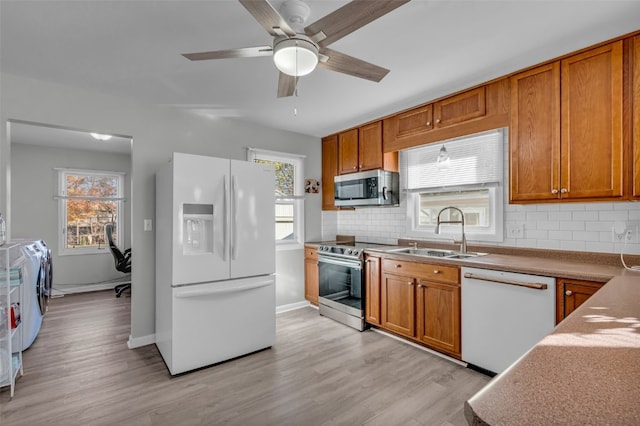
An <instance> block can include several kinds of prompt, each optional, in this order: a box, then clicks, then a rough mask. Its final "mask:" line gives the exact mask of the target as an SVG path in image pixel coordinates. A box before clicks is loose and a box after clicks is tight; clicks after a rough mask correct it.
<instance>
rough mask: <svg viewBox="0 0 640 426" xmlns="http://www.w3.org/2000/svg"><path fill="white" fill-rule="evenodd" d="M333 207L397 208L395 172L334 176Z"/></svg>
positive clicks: (376, 171)
mask: <svg viewBox="0 0 640 426" xmlns="http://www.w3.org/2000/svg"><path fill="white" fill-rule="evenodd" d="M333 181H334V190H335V196H334V201H335V205H336V206H338V207H356V206H397V205H398V204H399V200H400V190H399V188H400V179H399V175H398V173H397V172H390V171H388V170H369V171H366V172H359V173H349V174H346V175H340V176H336V177H335V178H334V179H333Z"/></svg>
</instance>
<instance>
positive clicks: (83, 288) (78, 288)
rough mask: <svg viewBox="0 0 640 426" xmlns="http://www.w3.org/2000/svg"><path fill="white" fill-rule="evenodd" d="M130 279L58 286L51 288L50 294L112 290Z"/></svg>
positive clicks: (127, 282) (62, 294)
mask: <svg viewBox="0 0 640 426" xmlns="http://www.w3.org/2000/svg"><path fill="white" fill-rule="evenodd" d="M129 283H130V281H123V282H113V283H105V284H84V285H65V286H58V287H56V288H53V289H52V291H51V296H52V297H56V296H64V295H65V294H73V293H87V292H90V291H102V290H112V289H113V288H115V286H117V285H120V284H129Z"/></svg>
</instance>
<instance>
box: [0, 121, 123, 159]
mask: <svg viewBox="0 0 640 426" xmlns="http://www.w3.org/2000/svg"><path fill="white" fill-rule="evenodd" d="M9 135H10V136H9V137H10V138H11V143H12V144H14V143H18V144H25V145H36V146H49V147H56V148H70V149H84V150H89V151H102V152H111V153H116V154H127V155H130V154H131V138H129V137H124V136H117V135H110V136H111V139H109V140H108V141H99V140H97V139H95V138H93V137H92V136H91V134H90V133H89V131H86V130H73V129H68V128H63V127H53V126H43V125H38V124H33V123H26V122H16V121H12V122H11V123H10V125H9Z"/></svg>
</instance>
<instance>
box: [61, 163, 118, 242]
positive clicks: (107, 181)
mask: <svg viewBox="0 0 640 426" xmlns="http://www.w3.org/2000/svg"><path fill="white" fill-rule="evenodd" d="M59 183H60V186H59V192H60V193H59V199H60V213H61V214H60V216H61V218H60V219H61V226H62V235H63V236H64V238H63V241H62V244H61V247H60V248H61V252H62V253H65V254H70V253H72V252H82V253H87V252H94V251H97V250H100V249H103V248H104V247H105V246H106V245H107V244H108V243H107V241H105V236H104V226H105V225H106V224H107V223H113V224H114V234H113V236H114V242H116V243H117V241H118V240H117V239H118V230H119V229H120V226H119V225H120V223H121V218H120V215H119V213H120V210H121V204H122V197H121V191H122V184H123V175H122V174H120V173H115V172H97V171H96V172H94V171H73V170H62V171H61V172H60V181H59Z"/></svg>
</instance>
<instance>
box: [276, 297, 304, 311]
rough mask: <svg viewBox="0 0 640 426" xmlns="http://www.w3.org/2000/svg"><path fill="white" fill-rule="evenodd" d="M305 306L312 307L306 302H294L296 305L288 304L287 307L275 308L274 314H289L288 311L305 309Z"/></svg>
mask: <svg viewBox="0 0 640 426" xmlns="http://www.w3.org/2000/svg"><path fill="white" fill-rule="evenodd" d="M307 306H312V305H311V303H309V302H308V301H306V300H305V301H304V302H296V303H289V304H288V305H280V306H276V314H281V313H283V312H289V311H294V310H296V309H301V308H306V307H307Z"/></svg>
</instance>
